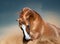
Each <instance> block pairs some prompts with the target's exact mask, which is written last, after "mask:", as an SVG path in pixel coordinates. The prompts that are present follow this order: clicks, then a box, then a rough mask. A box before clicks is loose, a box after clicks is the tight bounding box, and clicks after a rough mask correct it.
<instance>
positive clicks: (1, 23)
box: [0, 0, 60, 33]
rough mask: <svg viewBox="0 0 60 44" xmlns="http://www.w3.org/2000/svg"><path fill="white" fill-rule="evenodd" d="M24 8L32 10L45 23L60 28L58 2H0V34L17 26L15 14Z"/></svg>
mask: <svg viewBox="0 0 60 44" xmlns="http://www.w3.org/2000/svg"><path fill="white" fill-rule="evenodd" d="M24 7H30V8H32V9H34V10H35V11H37V12H38V13H39V14H40V15H41V16H42V17H43V19H44V20H45V21H47V22H50V23H53V24H56V25H57V26H59V27H60V0H0V33H1V31H2V30H5V29H4V28H7V27H8V26H9V27H10V26H12V25H13V26H15V25H18V23H17V21H16V19H17V18H18V15H17V14H16V12H17V11H19V10H21V9H22V8H24ZM13 26H12V27H13ZM11 29H12V28H11ZM8 30H9V29H8Z"/></svg>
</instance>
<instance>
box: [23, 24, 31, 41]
mask: <svg viewBox="0 0 60 44" xmlns="http://www.w3.org/2000/svg"><path fill="white" fill-rule="evenodd" d="M22 31H23V34H24V37H25V40H30V39H31V37H30V35H29V34H28V33H27V31H26V25H24V24H22Z"/></svg>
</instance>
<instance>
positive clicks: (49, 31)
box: [17, 7, 60, 40]
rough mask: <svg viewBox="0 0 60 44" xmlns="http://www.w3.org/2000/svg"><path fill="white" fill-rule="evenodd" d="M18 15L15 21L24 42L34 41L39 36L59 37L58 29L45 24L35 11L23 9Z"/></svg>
mask: <svg viewBox="0 0 60 44" xmlns="http://www.w3.org/2000/svg"><path fill="white" fill-rule="evenodd" d="M18 14H19V18H18V19H17V21H18V23H19V27H20V28H21V29H22V31H23V34H24V39H25V40H35V39H38V38H39V37H40V36H45V37H59V33H60V32H59V31H60V28H58V27H56V26H54V25H53V24H50V23H48V22H45V21H44V20H43V18H42V17H41V16H40V14H39V13H37V12H36V11H35V10H33V9H31V8H29V7H25V8H23V9H22V10H21V11H20V12H19V13H18ZM58 30H59V31H58Z"/></svg>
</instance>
